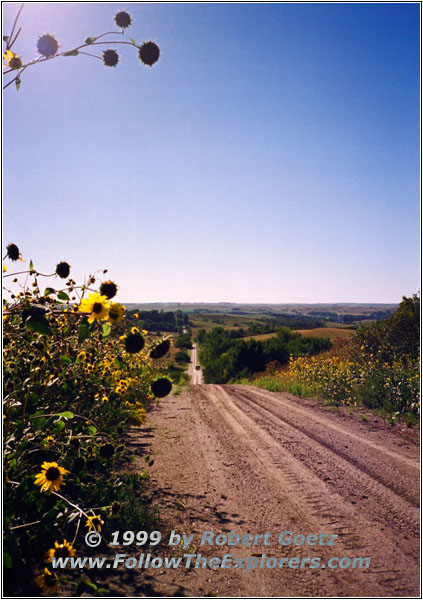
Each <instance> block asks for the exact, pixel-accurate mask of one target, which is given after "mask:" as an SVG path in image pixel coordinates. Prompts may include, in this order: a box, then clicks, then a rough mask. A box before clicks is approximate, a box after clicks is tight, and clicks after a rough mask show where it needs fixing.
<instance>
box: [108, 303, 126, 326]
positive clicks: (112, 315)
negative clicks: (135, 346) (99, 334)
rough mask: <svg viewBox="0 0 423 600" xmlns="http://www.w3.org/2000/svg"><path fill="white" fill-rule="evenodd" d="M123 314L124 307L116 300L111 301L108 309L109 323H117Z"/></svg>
mask: <svg viewBox="0 0 423 600" xmlns="http://www.w3.org/2000/svg"><path fill="white" fill-rule="evenodd" d="M124 314H125V307H124V306H122V304H119V303H118V302H113V303H112V305H111V306H110V309H109V321H110V323H119V322H120V321H122V318H123V315H124Z"/></svg>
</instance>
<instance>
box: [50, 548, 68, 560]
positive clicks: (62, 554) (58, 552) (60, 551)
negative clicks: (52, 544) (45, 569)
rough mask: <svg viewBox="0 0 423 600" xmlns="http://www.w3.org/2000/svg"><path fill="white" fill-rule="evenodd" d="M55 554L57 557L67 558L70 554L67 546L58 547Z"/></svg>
mask: <svg viewBox="0 0 423 600" xmlns="http://www.w3.org/2000/svg"><path fill="white" fill-rule="evenodd" d="M54 556H55V557H57V558H62V557H63V558H66V556H69V549H68V548H67V547H66V546H61V547H60V548H56V549H55V551H54Z"/></svg>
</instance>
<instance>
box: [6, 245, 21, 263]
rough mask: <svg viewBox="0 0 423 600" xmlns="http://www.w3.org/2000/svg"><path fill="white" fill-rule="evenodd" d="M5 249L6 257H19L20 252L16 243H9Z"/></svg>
mask: <svg viewBox="0 0 423 600" xmlns="http://www.w3.org/2000/svg"><path fill="white" fill-rule="evenodd" d="M6 250H7V256H8V258H10V260H18V259H19V257H20V255H21V254H20V252H19V248H18V247H17V245H16V244H9V245H8V246H7V248H6Z"/></svg>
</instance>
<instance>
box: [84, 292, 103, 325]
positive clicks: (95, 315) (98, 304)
mask: <svg viewBox="0 0 423 600" xmlns="http://www.w3.org/2000/svg"><path fill="white" fill-rule="evenodd" d="M79 312H89V313H91V314H90V316H89V317H88V323H93V322H94V321H104V319H107V318H108V316H109V302H108V300H107V296H100V294H98V293H97V292H94V293H93V294H90V295H89V296H88V298H84V300H82V301H81V304H80V305H79Z"/></svg>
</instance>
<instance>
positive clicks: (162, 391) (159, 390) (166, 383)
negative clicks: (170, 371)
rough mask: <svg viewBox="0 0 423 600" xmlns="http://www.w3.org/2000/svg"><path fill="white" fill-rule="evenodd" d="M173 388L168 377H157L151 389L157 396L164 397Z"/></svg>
mask: <svg viewBox="0 0 423 600" xmlns="http://www.w3.org/2000/svg"><path fill="white" fill-rule="evenodd" d="M171 390H172V382H171V381H170V380H169V379H168V378H167V377H161V378H160V379H156V381H153V383H152V384H151V391H152V392H153V394H154V395H155V396H156V398H164V396H167V395H168V394H170V392H171Z"/></svg>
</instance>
